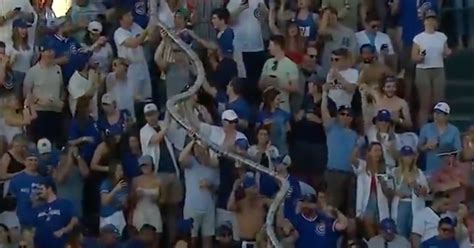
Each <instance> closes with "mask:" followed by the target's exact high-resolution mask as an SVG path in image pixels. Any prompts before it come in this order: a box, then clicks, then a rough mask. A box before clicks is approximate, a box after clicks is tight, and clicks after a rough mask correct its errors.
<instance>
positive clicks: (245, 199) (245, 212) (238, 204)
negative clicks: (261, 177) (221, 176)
mask: <svg viewBox="0 0 474 248" xmlns="http://www.w3.org/2000/svg"><path fill="white" fill-rule="evenodd" d="M268 203H269V200H268V199H265V198H263V197H261V196H260V195H259V193H258V187H257V182H256V181H255V178H254V177H253V175H246V176H245V177H244V178H243V179H242V180H237V181H236V183H235V184H234V190H233V191H232V194H231V196H230V199H229V202H228V205H227V209H228V210H230V211H233V212H235V215H236V218H237V223H238V225H239V233H240V239H241V240H242V241H243V243H247V244H249V245H251V244H254V243H255V238H256V236H257V234H258V233H259V231H260V229H261V228H262V227H263V224H264V221H265V214H266V212H265V206H267V204H268ZM243 247H244V246H243Z"/></svg>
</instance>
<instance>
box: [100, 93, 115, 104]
mask: <svg viewBox="0 0 474 248" xmlns="http://www.w3.org/2000/svg"><path fill="white" fill-rule="evenodd" d="M100 102H101V103H102V104H112V103H114V102H115V97H114V96H113V95H112V94H110V93H105V94H104V95H102V99H101V100H100Z"/></svg>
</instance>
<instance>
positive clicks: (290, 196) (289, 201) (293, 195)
mask: <svg viewBox="0 0 474 248" xmlns="http://www.w3.org/2000/svg"><path fill="white" fill-rule="evenodd" d="M288 183H289V184H290V188H289V189H288V193H287V194H286V199H285V205H284V208H283V214H284V216H285V218H287V219H291V218H293V217H294V215H295V214H296V205H297V204H298V201H299V200H300V199H301V186H300V182H299V181H298V179H296V178H294V177H293V176H291V175H289V176H288Z"/></svg>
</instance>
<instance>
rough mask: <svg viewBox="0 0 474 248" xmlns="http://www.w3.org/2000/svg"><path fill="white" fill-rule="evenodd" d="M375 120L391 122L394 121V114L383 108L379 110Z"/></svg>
mask: <svg viewBox="0 0 474 248" xmlns="http://www.w3.org/2000/svg"><path fill="white" fill-rule="evenodd" d="M374 121H376V122H377V121H380V122H391V121H392V114H391V113H390V111H388V110H386V109H381V110H379V112H377V116H375V120H374Z"/></svg>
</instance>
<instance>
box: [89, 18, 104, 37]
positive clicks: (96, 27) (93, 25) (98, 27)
mask: <svg viewBox="0 0 474 248" xmlns="http://www.w3.org/2000/svg"><path fill="white" fill-rule="evenodd" d="M87 30H89V32H91V33H94V34H100V33H102V30H103V27H102V24H101V23H100V22H98V21H91V22H89V25H88V26H87Z"/></svg>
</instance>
